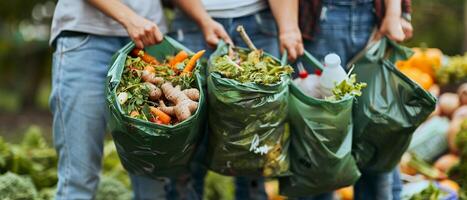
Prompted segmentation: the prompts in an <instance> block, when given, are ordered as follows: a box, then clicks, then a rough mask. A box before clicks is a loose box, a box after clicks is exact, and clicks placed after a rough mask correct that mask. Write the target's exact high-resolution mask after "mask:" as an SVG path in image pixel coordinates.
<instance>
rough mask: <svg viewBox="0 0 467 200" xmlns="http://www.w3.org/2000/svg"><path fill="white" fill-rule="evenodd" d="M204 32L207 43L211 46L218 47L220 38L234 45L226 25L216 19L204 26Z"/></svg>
mask: <svg viewBox="0 0 467 200" xmlns="http://www.w3.org/2000/svg"><path fill="white" fill-rule="evenodd" d="M203 33H204V39H205V40H206V43H207V44H208V46H209V47H211V48H214V47H216V46H217V43H219V40H221V39H222V40H224V41H225V42H226V43H227V44H230V45H231V46H233V42H232V39H231V38H230V36H229V35H228V34H227V32H226V31H225V29H224V27H223V26H222V25H221V24H219V23H217V22H215V21H212V22H211V23H210V24H209V25H207V26H205V27H204V28H203Z"/></svg>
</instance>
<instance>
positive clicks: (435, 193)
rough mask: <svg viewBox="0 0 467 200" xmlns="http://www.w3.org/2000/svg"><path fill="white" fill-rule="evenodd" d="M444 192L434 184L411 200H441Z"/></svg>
mask: <svg viewBox="0 0 467 200" xmlns="http://www.w3.org/2000/svg"><path fill="white" fill-rule="evenodd" d="M442 193H443V192H442V191H441V190H440V189H438V188H437V187H436V186H434V185H433V183H430V185H429V186H428V187H427V188H426V189H424V190H422V191H421V192H420V193H418V194H415V195H413V196H412V197H411V198H410V200H438V199H440V198H441V195H442Z"/></svg>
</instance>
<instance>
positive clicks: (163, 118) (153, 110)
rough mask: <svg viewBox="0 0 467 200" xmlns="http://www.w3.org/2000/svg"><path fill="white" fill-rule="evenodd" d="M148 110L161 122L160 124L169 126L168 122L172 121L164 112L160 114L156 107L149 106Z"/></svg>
mask: <svg viewBox="0 0 467 200" xmlns="http://www.w3.org/2000/svg"><path fill="white" fill-rule="evenodd" d="M149 110H150V111H151V113H152V114H153V115H155V116H157V118H158V119H159V120H160V121H161V122H162V124H166V125H167V124H170V121H172V118H171V117H170V116H169V115H168V114H166V113H165V112H162V111H161V110H159V109H157V108H156V107H153V106H149Z"/></svg>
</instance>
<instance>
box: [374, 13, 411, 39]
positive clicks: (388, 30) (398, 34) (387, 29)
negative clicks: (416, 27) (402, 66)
mask: <svg viewBox="0 0 467 200" xmlns="http://www.w3.org/2000/svg"><path fill="white" fill-rule="evenodd" d="M379 34H380V36H383V35H385V36H387V37H388V38H389V39H390V40H394V41H396V42H402V41H404V39H405V37H406V36H405V34H404V30H403V28H402V20H401V17H400V16H395V15H388V16H385V17H384V19H383V21H382V23H381V26H380V28H379Z"/></svg>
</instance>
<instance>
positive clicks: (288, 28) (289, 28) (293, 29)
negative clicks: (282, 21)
mask: <svg viewBox="0 0 467 200" xmlns="http://www.w3.org/2000/svg"><path fill="white" fill-rule="evenodd" d="M299 32H300V28H298V26H293V25H290V24H287V25H284V26H279V35H283V34H290V33H299Z"/></svg>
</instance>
